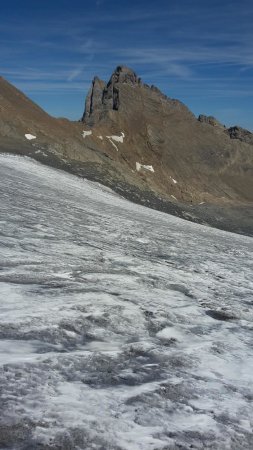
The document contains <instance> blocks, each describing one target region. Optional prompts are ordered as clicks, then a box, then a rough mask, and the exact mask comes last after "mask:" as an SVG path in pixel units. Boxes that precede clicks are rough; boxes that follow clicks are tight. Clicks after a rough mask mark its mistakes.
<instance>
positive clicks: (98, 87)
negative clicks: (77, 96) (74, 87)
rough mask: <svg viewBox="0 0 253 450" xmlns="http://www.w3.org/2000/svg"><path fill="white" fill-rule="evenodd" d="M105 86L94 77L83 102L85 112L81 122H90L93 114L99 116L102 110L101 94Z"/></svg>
mask: <svg viewBox="0 0 253 450" xmlns="http://www.w3.org/2000/svg"><path fill="white" fill-rule="evenodd" d="M105 87H106V84H105V82H104V81H103V80H100V79H99V78H98V77H95V78H94V79H93V81H92V85H91V88H90V90H89V92H88V95H87V97H86V101H85V111H84V115H83V118H82V120H84V119H86V120H90V119H91V117H92V114H93V113H96V114H99V113H100V112H101V110H102V103H103V92H104V89H105Z"/></svg>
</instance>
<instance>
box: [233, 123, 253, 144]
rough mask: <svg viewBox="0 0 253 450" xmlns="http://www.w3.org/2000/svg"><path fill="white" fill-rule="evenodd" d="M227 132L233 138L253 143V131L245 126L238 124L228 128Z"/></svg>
mask: <svg viewBox="0 0 253 450" xmlns="http://www.w3.org/2000/svg"><path fill="white" fill-rule="evenodd" d="M227 133H228V135H229V136H230V138H231V139H239V140H240V141H242V142H246V143H247V144H251V145H253V133H251V132H250V131H248V130H245V129H244V128H241V127H238V126H235V127H231V128H228V130H227Z"/></svg>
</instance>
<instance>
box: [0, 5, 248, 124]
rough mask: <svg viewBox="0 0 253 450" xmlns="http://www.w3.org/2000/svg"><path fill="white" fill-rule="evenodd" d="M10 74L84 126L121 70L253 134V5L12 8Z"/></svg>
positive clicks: (5, 70)
mask: <svg viewBox="0 0 253 450" xmlns="http://www.w3.org/2000/svg"><path fill="white" fill-rule="evenodd" d="M0 17H1V21H0V74H1V75H2V76H4V77H5V78H7V79H8V80H9V81H10V82H12V83H14V84H15V85H16V86H17V87H18V88H20V89H21V90H23V91H24V92H25V93H26V94H27V95H28V96H29V97H30V98H32V99H33V100H34V101H36V102H37V103H39V104H40V106H42V107H43V108H44V109H45V110H46V111H47V112H49V113H50V114H52V115H55V116H65V117H68V118H70V119H74V120H76V119H79V118H80V117H81V115H82V112H83V105H84V98H85V94H86V92H87V90H88V88H89V85H90V82H91V79H92V78H93V76H94V75H98V76H99V77H100V78H102V79H105V80H108V78H109V77H110V75H111V73H112V71H113V70H114V68H115V66H117V65H118V64H125V65H128V66H130V67H132V68H133V69H134V70H135V71H136V72H137V73H138V75H139V76H141V78H142V79H143V81H145V82H147V83H149V84H155V85H157V86H158V87H159V88H160V89H161V90H162V91H163V92H164V93H165V94H167V95H168V96H170V97H173V98H178V99H180V100H182V101H183V102H184V103H186V104H187V105H188V106H189V107H190V109H191V110H192V111H193V112H194V113H195V114H196V115H198V114H200V113H205V114H208V115H214V116H216V117H217V118H218V119H219V120H221V121H222V122H223V123H224V124H226V125H232V124H239V125H241V126H243V127H246V128H248V129H250V130H252V131H253V83H252V81H253V25H252V24H253V1H252V0H240V2H239V1H238V0H237V1H234V0H231V1H228V0H223V1H221V0H219V1H217V0H212V1H211V2H210V1H205V0H177V1H165V0H153V1H151V0H146V1H143V0H135V1H131V0H128V1H127V0H124V1H122V0H117V1H116V0H115V1H114V0H97V1H96V0H94V1H86V0H82V1H79V0H68V1H66V0H51V1H48V0H43V1H40V2H39V1H35V0H32V1H26V0H23V1H20V0H19V1H15V0H14V1H9V2H6V1H2V2H1V11H0Z"/></svg>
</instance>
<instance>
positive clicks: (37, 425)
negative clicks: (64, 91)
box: [0, 156, 253, 450]
mask: <svg viewBox="0 0 253 450" xmlns="http://www.w3.org/2000/svg"><path fill="white" fill-rule="evenodd" d="M0 190H1V192H0V195H1V209H0V245H1V250H0V255H1V256H0V299H1V302H0V365H1V369H0V384H1V398H0V402H1V404H0V410H1V416H0V417H1V418H0V448H11V449H13V450H14V449H15V450H21V449H22V450H24V449H26V450H28V449H29V450H31V449H36V450H37V449H40V450H41V449H44V450H48V449H57V450H59V449H66V450H72V449H99V450H102V449H106V450H123V449H124V450H155V449H163V450H165V449H166V450H168V449H173V450H174V449H176V450H177V449H190V448H195V449H215V450H217V449H218V450H223V449H227V450H229V449H234V450H245V449H252V448H253V441H252V417H253V402H252V400H253V389H252V373H253V355H252V344H253V339H252V336H253V335H252V331H253V327H252V316H253V314H252V303H253V278H252V263H253V261H252V255H253V241H252V239H251V238H248V237H244V236H239V235H235V234H232V233H226V232H224V231H219V230H215V229H211V228H208V227H204V226H201V225H197V224H193V223H190V222H186V221H183V220H181V219H178V218H176V217H172V216H169V215H166V214H163V213H160V212H157V211H152V210H150V209H147V208H144V207H141V206H138V205H135V204H131V203H130V202H128V201H126V200H124V199H122V198H120V197H118V196H116V195H115V194H113V193H111V192H110V191H109V190H108V189H107V188H103V187H102V186H99V185H97V184H95V183H92V182H89V181H85V180H81V179H78V178H75V177H74V176H72V175H69V174H66V173H63V172H60V171H57V170H54V169H50V168H48V167H44V166H42V165H39V164H38V163H36V162H33V161H31V160H29V159H28V158H20V157H11V156H0Z"/></svg>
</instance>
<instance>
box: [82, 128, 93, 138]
mask: <svg viewBox="0 0 253 450" xmlns="http://www.w3.org/2000/svg"><path fill="white" fill-rule="evenodd" d="M91 134H92V131H91V130H88V131H83V134H82V136H83V138H86V136H90V135H91Z"/></svg>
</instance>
